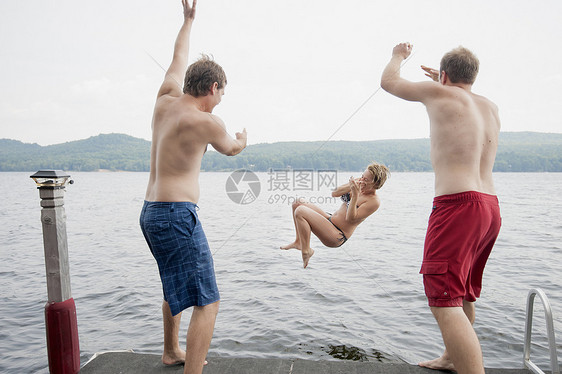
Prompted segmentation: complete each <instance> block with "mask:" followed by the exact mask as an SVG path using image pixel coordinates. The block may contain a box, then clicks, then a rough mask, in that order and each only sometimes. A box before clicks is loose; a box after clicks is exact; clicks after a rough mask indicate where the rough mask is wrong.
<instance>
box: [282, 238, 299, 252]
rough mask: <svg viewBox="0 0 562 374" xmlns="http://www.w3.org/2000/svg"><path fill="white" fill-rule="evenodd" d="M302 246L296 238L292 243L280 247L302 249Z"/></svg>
mask: <svg viewBox="0 0 562 374" xmlns="http://www.w3.org/2000/svg"><path fill="white" fill-rule="evenodd" d="M300 246H301V245H300V243H299V242H297V241H296V240H295V241H294V242H292V243H291V244H287V245H283V246H281V247H279V248H281V249H292V248H296V249H298V250H299V251H300Z"/></svg>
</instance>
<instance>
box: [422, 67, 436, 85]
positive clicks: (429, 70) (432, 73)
mask: <svg viewBox="0 0 562 374" xmlns="http://www.w3.org/2000/svg"><path fill="white" fill-rule="evenodd" d="M421 68H422V70H423V71H425V76H426V77H430V78H431V79H432V80H434V81H435V82H439V71H438V70H436V69H433V68H430V67H427V66H425V65H422V66H421Z"/></svg>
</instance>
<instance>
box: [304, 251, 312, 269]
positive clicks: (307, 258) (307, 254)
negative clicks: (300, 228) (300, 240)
mask: <svg viewBox="0 0 562 374" xmlns="http://www.w3.org/2000/svg"><path fill="white" fill-rule="evenodd" d="M313 254H314V249H312V248H310V249H309V250H308V251H306V252H305V251H302V264H303V267H304V268H305V269H306V267H307V266H308V260H310V258H311V257H312V255H313Z"/></svg>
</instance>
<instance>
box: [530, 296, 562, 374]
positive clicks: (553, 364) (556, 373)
mask: <svg viewBox="0 0 562 374" xmlns="http://www.w3.org/2000/svg"><path fill="white" fill-rule="evenodd" d="M536 295H539V297H540V299H541V301H542V304H543V306H544V316H545V320H546V331H547V334H548V346H549V348H550V370H551V373H552V374H560V367H559V366H558V358H557V356H556V342H555V340H554V324H553V322H552V310H551V308H550V301H548V298H547V297H546V294H545V293H544V292H543V290H541V289H540V288H533V289H531V290H530V291H529V294H528V295H527V316H526V318H525V347H524V348H523V364H524V365H525V367H526V368H528V369H529V370H531V371H532V372H533V373H536V374H544V372H543V371H542V370H541V369H539V367H538V366H537V365H535V364H533V363H532V362H531V333H532V328H533V304H534V302H535V296H536Z"/></svg>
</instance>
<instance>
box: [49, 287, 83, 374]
mask: <svg viewBox="0 0 562 374" xmlns="http://www.w3.org/2000/svg"><path fill="white" fill-rule="evenodd" d="M45 325H46V328H47V354H48V356H49V371H50V373H51V374H76V373H78V372H79V371H80V347H79V343H78V321H77V319H76V305H75V304H74V299H73V298H70V299H68V300H65V301H62V302H59V303H55V302H47V304H45Z"/></svg>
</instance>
